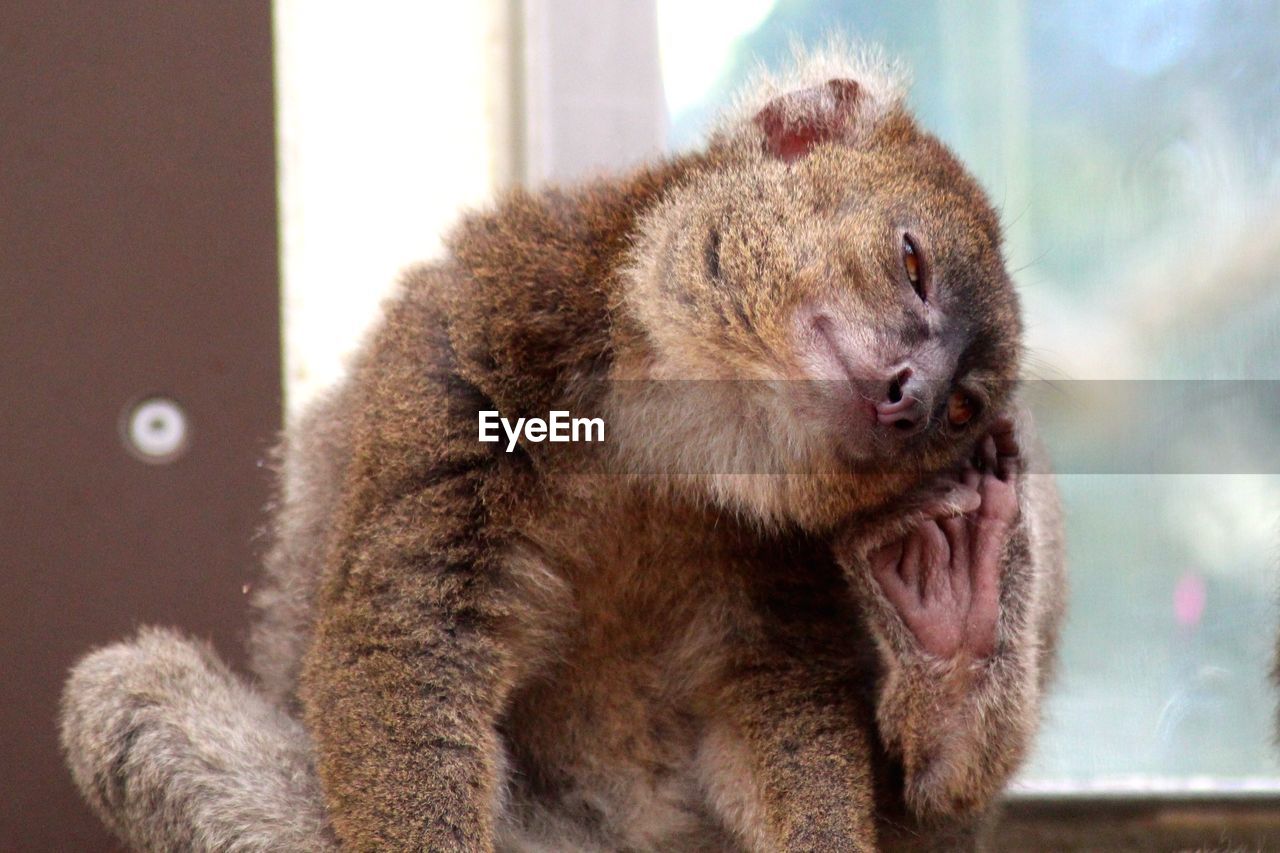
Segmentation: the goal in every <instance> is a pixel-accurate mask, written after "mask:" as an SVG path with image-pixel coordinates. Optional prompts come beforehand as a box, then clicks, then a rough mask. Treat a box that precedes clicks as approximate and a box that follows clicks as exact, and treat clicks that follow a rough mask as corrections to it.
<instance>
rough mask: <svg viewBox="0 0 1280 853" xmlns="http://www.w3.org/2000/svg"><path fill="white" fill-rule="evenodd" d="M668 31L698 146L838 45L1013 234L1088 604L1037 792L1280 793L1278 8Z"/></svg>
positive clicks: (871, 16)
mask: <svg viewBox="0 0 1280 853" xmlns="http://www.w3.org/2000/svg"><path fill="white" fill-rule="evenodd" d="M658 7H659V21H660V36H661V39H662V45H661V56H662V63H663V73H664V79H665V85H666V90H667V92H668V97H669V101H670V106H671V108H672V123H671V127H672V130H671V141H672V143H673V144H674V145H675V146H676V147H680V146H685V145H688V144H691V143H692V142H694V141H695V140H696V138H697V134H698V132H699V131H700V130H701V129H702V128H703V127H705V125H706V123H707V121H708V119H709V117H710V114H711V110H712V109H713V108H714V105H716V104H719V103H723V102H724V100H725V99H726V97H728V95H729V94H730V93H731V92H732V91H733V89H734V88H735V87H736V86H737V85H738V84H739V83H740V82H741V81H742V80H743V79H744V78H745V77H746V76H747V75H748V74H749V72H750V71H751V69H752V67H753V64H754V62H756V61H757V60H758V61H762V62H763V63H765V64H766V65H769V66H780V65H784V64H785V63H786V61H787V59H788V57H789V55H790V42H791V41H792V40H793V39H794V40H798V41H799V42H800V43H802V44H807V45H815V44H821V43H822V42H823V41H824V40H825V38H826V34H827V33H828V32H829V31H830V30H831V29H832V28H835V29H838V30H840V31H843V32H845V33H851V34H855V35H856V36H857V37H858V38H861V39H864V40H867V41H870V42H875V43H879V44H881V45H883V46H884V47H885V48H886V49H887V52H888V53H889V54H890V55H891V56H895V57H898V58H900V59H902V60H904V61H906V62H907V63H908V64H909V65H910V66H911V67H912V69H913V71H914V75H913V76H914V79H915V84H914V87H913V89H912V91H911V95H910V99H909V100H910V105H911V106H912V108H913V109H914V110H915V111H916V113H917V115H918V116H919V118H920V119H921V121H922V122H923V124H924V125H925V126H926V127H927V128H929V129H930V130H931V131H933V132H934V133H936V134H937V135H938V136H940V137H941V138H942V139H943V140H944V141H945V142H947V143H948V144H950V145H951V146H952V147H953V148H954V149H955V150H956V151H957V153H958V154H959V155H960V157H961V158H962V159H963V160H964V161H965V162H966V163H968V164H969V166H970V167H971V168H972V169H973V171H974V172H975V173H976V175H977V176H978V178H979V180H981V181H982V182H983V184H984V185H985V186H986V188H987V189H988V191H989V192H990V194H991V197H992V199H993V201H994V202H995V203H996V204H997V205H998V206H999V208H1000V209H1001V211H1002V215H1003V219H1004V222H1005V226H1006V228H1007V247H1006V254H1007V257H1008V261H1009V267H1010V269H1011V270H1013V271H1014V272H1015V278H1016V279H1017V280H1018V282H1019V285H1020V288H1021V292H1022V294H1023V298H1024V306H1025V310H1026V314H1027V319H1028V328H1029V339H1028V343H1029V358H1028V364H1027V369H1026V375H1027V377H1028V380H1029V384H1030V385H1031V386H1034V387H1031V388H1029V389H1028V391H1029V393H1030V395H1031V396H1032V398H1033V399H1034V400H1035V401H1036V405H1037V408H1038V409H1040V410H1041V411H1040V415H1041V418H1042V420H1043V421H1044V422H1045V423H1046V429H1047V432H1048V433H1049V439H1048V440H1049V443H1050V447H1051V449H1052V451H1053V454H1054V457H1055V461H1056V465H1057V468H1058V470H1059V471H1060V472H1062V475H1061V476H1060V487H1061V490H1062V493H1063V496H1064V500H1065V503H1066V509H1067V519H1068V521H1067V528H1068V538H1069V560H1070V570H1071V577H1072V587H1073V594H1072V601H1071V610H1070V617H1069V620H1068V623H1067V626H1066V629H1065V635H1064V641H1063V646H1062V650H1061V664H1062V665H1061V669H1060V672H1059V677H1058V679H1057V685H1056V688H1055V691H1054V693H1053V697H1052V699H1051V701H1050V702H1049V705H1048V708H1047V722H1046V727H1045V729H1044V731H1043V734H1042V735H1041V738H1040V741H1039V747H1038V752H1037V754H1036V755H1035V757H1034V759H1033V760H1032V761H1031V762H1030V765H1029V767H1028V768H1027V770H1026V771H1025V773H1024V774H1023V785H1024V786H1025V787H1030V788H1040V789H1047V790H1056V789H1077V790H1078V789H1081V788H1122V789H1131V788H1150V789H1170V788H1179V789H1188V788H1190V789H1196V788H1201V787H1203V788H1213V789H1219V790H1221V789H1224V788H1237V789H1239V788H1251V787H1256V788H1265V789H1274V788H1277V787H1280V767H1278V766H1277V760H1276V750H1275V749H1274V748H1273V747H1272V741H1271V728H1272V719H1273V708H1274V699H1273V691H1272V690H1271V688H1270V687H1269V686H1268V682H1267V670H1268V668H1269V665H1270V650H1271V648H1272V644H1273V637H1274V632H1275V628H1276V621H1277V619H1276V612H1275V608H1274V606H1273V605H1274V599H1275V571H1274V569H1275V567H1276V564H1277V562H1278V558H1280V476H1277V475H1278V474H1280V464H1277V459H1276V455H1275V454H1276V450H1275V448H1276V447H1280V402H1278V400H1277V397H1278V395H1277V390H1276V387H1277V383H1275V382H1274V381H1268V380H1277V379H1280V287H1277V285H1278V284H1280V275H1278V274H1277V269H1280V156H1278V155H1280V118H1278V117H1277V116H1278V115H1280V113H1278V112H1277V110H1276V104H1278V103H1280V61H1278V60H1277V45H1280V12H1278V11H1277V8H1276V6H1275V5H1274V4H1266V3H1217V2H1200V0H1171V2H1154V1H1153V0H1146V2H1138V3H1123V4H1120V3H1102V2H1077V0H999V2H992V3H981V4H979V3H968V2H960V1H959V0H919V2H911V3H883V2H861V0H859V1H857V2H855V0H837V2H827V0H824V2H816V0H781V2H777V3H769V2H763V3H761V2H757V3H741V2H723V3H699V4H689V3H677V2H674V0H660V2H659V3H658ZM694 7H696V8H694ZM1138 380H1148V381H1138ZM1171 380H1172V381H1171ZM1244 380H1255V381H1252V382H1248V381H1244Z"/></svg>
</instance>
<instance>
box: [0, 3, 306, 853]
mask: <svg viewBox="0 0 1280 853" xmlns="http://www.w3.org/2000/svg"><path fill="white" fill-rule="evenodd" d="M0 9H3V15H2V16H0V453H2V454H3V457H2V461H0V607H3V608H4V609H3V611H0V656H2V662H0V673H3V677H2V678H0V793H2V794H3V796H0V849H2V850H9V849H14V850H51V851H52V850H58V851H61V850H94V849H112V844H111V841H110V839H109V838H108V836H107V835H106V833H105V831H103V830H102V829H101V827H100V826H99V824H98V822H97V821H96V819H95V818H93V816H92V815H90V814H89V812H88V810H87V808H86V807H85V806H84V805H83V804H82V803H81V802H80V799H79V796H78V795H77V794H76V792H75V791H74V789H73V788H72V785H71V782H70V777H69V775H68V773H67V771H66V769H65V767H64V764H63V761H62V758H61V756H60V754H59V752H58V747H57V733H56V726H55V714H56V707H57V698H58V694H59V692H60V690H61V686H62V681H63V679H64V677H65V672H66V669H67V667H68V666H70V665H71V663H72V662H73V661H74V660H75V659H76V658H77V657H78V656H79V655H81V654H83V653H84V652H86V651H88V650H89V649H90V648H91V647H93V646H95V645H101V644H103V643H105V642H109V641H111V640H115V639H120V638H121V637H123V636H125V635H126V634H128V633H129V632H130V631H132V630H133V629H134V628H135V626H137V625H141V624H164V625H175V626H179V627H181V628H183V629H184V630H186V631H188V632H190V633H192V634H194V635H196V636H200V637H206V638H209V639H211V640H212V641H213V642H214V643H215V645H217V647H218V648H219V650H220V651H221V652H222V653H223V654H224V655H227V656H228V657H229V658H231V659H232V660H235V661H239V660H241V659H242V656H241V646H242V640H243V634H244V617H245V605H244V595H243V593H242V592H241V588H242V586H243V584H244V583H245V582H246V581H247V580H249V579H250V578H251V577H252V575H253V567H254V565H255V562H256V561H255V555H256V553H257V552H258V551H260V543H259V542H258V541H257V540H255V536H254V534H255V531H256V530H257V529H258V527H259V525H260V524H261V522H262V513H261V508H262V506H263V504H264V503H265V501H266V499H267V487H268V482H267V478H266V476H265V471H264V469H262V468H261V467H259V465H258V463H259V461H260V460H261V459H262V458H263V456H264V453H265V450H266V448H267V446H268V445H269V443H270V442H271V440H272V437H273V435H274V433H275V431H276V430H277V429H278V428H279V422H280V411H281V405H280V356H279V351H280V333H279V308H278V305H279V296H278V292H279V288H278V275H277V270H278V262H277V251H276V233H277V226H276V178H275V139H274V96H273V91H272V54H271V48H272V46H271V9H270V5H269V4H268V3H249V2H243V0H234V2H221V3H212V2H210V3H196V2H179V3H142V2H113V3H86V2H80V3H65V2H61V3H60V2H42V3H24V2H18V1H17V0H6V2H4V3H3V4H0ZM155 394H160V395H164V396H167V397H171V398H172V399H174V400H176V401H177V402H178V403H179V404H180V405H181V407H182V409H183V410H185V413H186V417H187V422H188V424H189V430H188V433H189V441H188V444H187V448H186V451H185V452H184V453H183V454H182V455H181V456H179V457H178V458H177V459H176V460H174V461H172V462H170V463H168V464H148V463H146V462H143V461H140V459H139V458H137V457H136V456H134V455H132V454H131V453H130V452H129V451H128V450H126V446H125V442H124V441H123V440H122V432H121V418H122V416H123V413H124V412H125V411H126V410H127V409H128V407H129V406H130V404H131V403H132V402H135V401H137V400H139V399H142V398H145V397H148V396H151V395H155Z"/></svg>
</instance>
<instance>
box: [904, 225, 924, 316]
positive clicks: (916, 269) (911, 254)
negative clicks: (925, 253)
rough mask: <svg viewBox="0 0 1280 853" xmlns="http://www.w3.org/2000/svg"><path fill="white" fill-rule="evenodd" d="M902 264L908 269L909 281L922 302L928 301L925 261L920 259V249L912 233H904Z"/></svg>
mask: <svg viewBox="0 0 1280 853" xmlns="http://www.w3.org/2000/svg"><path fill="white" fill-rule="evenodd" d="M902 266H903V267H904V268H905V269H906V271H907V281H909V282H911V288H912V289H913V290H915V292H916V296H919V297H920V301H921V302H928V301H929V300H928V298H927V296H926V294H925V286H924V262H923V261H921V259H920V250H919V249H917V248H916V241H915V239H914V238H912V236H911V235H910V234H903V235H902Z"/></svg>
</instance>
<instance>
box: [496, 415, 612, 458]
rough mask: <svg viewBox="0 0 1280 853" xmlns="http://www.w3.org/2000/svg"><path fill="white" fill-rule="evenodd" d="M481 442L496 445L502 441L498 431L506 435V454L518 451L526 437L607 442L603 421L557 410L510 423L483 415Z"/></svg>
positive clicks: (539, 440)
mask: <svg viewBox="0 0 1280 853" xmlns="http://www.w3.org/2000/svg"><path fill="white" fill-rule="evenodd" d="M479 421H480V440H481V441H484V442H490V443H492V442H497V441H501V440H502V436H501V435H500V434H499V431H498V430H499V428H501V430H502V432H503V433H505V434H506V436H507V452H508V453H510V452H512V451H513V450H515V449H516V445H517V444H518V443H519V442H520V437H521V436H522V435H523V436H524V439H525V440H526V441H532V442H535V443H537V442H542V441H552V442H570V441H604V418H575V417H572V416H571V415H570V414H569V413H568V412H567V411H563V410H557V411H551V412H548V413H547V417H546V420H543V419H542V418H516V422H515V423H514V424H513V423H511V421H509V420H507V419H506V418H504V417H502V416H501V415H499V414H498V413H497V412H494V411H482V412H480V417H479Z"/></svg>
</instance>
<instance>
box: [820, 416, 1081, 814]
mask: <svg viewBox="0 0 1280 853" xmlns="http://www.w3.org/2000/svg"><path fill="white" fill-rule="evenodd" d="M1020 420H1021V422H1022V425H1021V427H1020V428H1019V430H1018V432H1019V433H1020V435H1019V439H1021V441H1022V442H1023V443H1026V442H1027V440H1028V439H1029V438H1030V435H1029V433H1030V426H1029V421H1028V419H1027V418H1025V416H1024V417H1023V418H1021V419H1020ZM1010 437H1011V438H1012V434H1011V436H1010ZM1010 446H1011V447H1013V448H1014V449H1013V451H1012V452H1013V453H1014V454H1015V455H1019V454H1018V450H1017V441H1013V442H1012V443H1011V445H1010ZM1046 470H1047V469H1046ZM969 476H970V477H971V478H972V479H971V481H970V482H971V485H977V478H976V477H975V476H974V474H973V472H972V471H970V472H969ZM983 476H984V477H986V478H987V479H989V478H990V475H983ZM996 485H997V486H1000V484H998V483H997V484H996ZM1006 485H1007V486H1008V487H1010V489H1011V495H1015V496H1016V501H1017V507H1016V515H1013V516H1012V517H1011V518H1010V520H1009V523H1008V525H1007V528H1006V529H1005V530H1004V532H1003V533H1002V534H1001V535H1000V538H999V544H997V545H996V546H995V547H996V548H997V549H998V551H997V553H996V554H995V555H994V556H993V557H992V564H993V566H996V567H998V568H997V570H996V571H995V572H993V573H992V575H991V580H990V581H989V585H990V587H991V589H990V591H989V593H988V595H989V601H990V608H989V614H988V616H987V617H986V618H989V619H990V620H991V621H992V622H993V623H994V624H993V626H992V627H993V629H994V630H993V632H992V637H993V642H992V644H991V645H990V646H986V647H981V648H979V649H978V650H977V652H976V653H974V651H973V649H972V648H966V647H965V644H964V642H963V641H962V642H960V644H959V645H960V651H959V653H957V654H955V655H953V656H940V655H938V654H936V653H933V652H931V651H929V650H927V649H926V648H925V647H924V645H925V644H924V643H923V642H922V641H921V640H922V633H923V637H924V638H926V639H933V638H932V637H931V635H930V634H929V633H928V632H927V631H924V632H921V630H920V629H919V628H912V627H908V625H907V624H905V622H906V621H908V620H904V618H903V615H902V608H901V606H900V605H895V603H891V601H890V600H889V599H890V597H891V596H889V595H886V589H887V587H886V586H885V584H884V583H883V582H881V583H877V580H876V579H875V576H876V574H877V569H876V568H875V567H874V566H873V565H872V563H873V562H874V559H875V557H874V554H873V553H869V551H870V550H871V549H870V548H868V547H866V546H868V545H870V544H872V542H874V541H875V540H874V539H871V540H866V542H865V544H864V546H863V547H860V548H856V549H853V552H852V553H846V554H844V555H843V557H842V560H841V561H842V564H843V565H844V568H845V570H846V573H847V574H848V576H849V578H850V580H851V582H852V583H853V585H854V588H855V591H856V593H857V595H858V597H859V600H860V601H861V602H862V604H863V610H864V612H865V614H866V616H867V622H868V624H869V625H870V627H871V630H872V634H873V636H874V637H875V639H876V645H877V647H878V648H879V650H880V655H881V659H882V661H883V666H884V674H883V676H882V678H881V683H880V686H879V694H878V699H877V703H876V722H877V725H878V729H879V733H880V737H881V740H882V742H883V744H884V746H885V748H886V749H887V750H888V751H889V752H890V753H891V754H892V755H895V756H897V757H898V758H899V759H900V761H901V762H902V765H903V770H904V773H905V790H904V794H905V801H906V805H907V807H908V808H909V809H910V810H911V811H912V812H914V813H915V815H916V816H917V817H918V818H921V819H924V820H934V819H947V818H956V817H965V816H968V815H973V814H977V813H979V812H981V811H982V810H984V809H985V808H986V807H987V806H988V805H989V804H990V803H991V802H992V801H993V800H994V798H995V797H996V796H997V795H998V794H999V792H1000V790H1001V788H1003V786H1004V785H1005V784H1006V782H1007V781H1008V779H1009V777H1010V776H1011V775H1012V774H1013V772H1014V771H1015V770H1016V769H1017V767H1018V765H1019V764H1020V763H1021V761H1022V760H1023V759H1024V758H1025V756H1026V754H1027V752H1028V749H1029V747H1030V744H1031V740H1032V737H1033V735H1034V733H1035V730H1036V727H1037V724H1038V720H1039V714H1040V703H1041V698H1042V693H1043V688H1044V684H1045V681H1046V680H1047V677H1048V672H1047V671H1046V669H1047V666H1048V663H1047V661H1048V659H1049V650H1050V649H1051V648H1052V646H1053V643H1054V641H1055V638H1056V632H1057V628H1058V624H1057V622H1058V617H1057V616H1056V613H1057V610H1056V608H1053V607H1050V606H1049V604H1048V603H1050V602H1053V601H1058V600H1060V599H1061V597H1062V595H1063V590H1062V585H1063V580H1062V564H1061V562H1062V561H1061V553H1062V546H1061V542H1060V541H1059V539H1058V537H1059V533H1058V531H1059V530H1060V525H1059V524H1058V522H1057V516H1058V512H1059V510H1058V504H1057V494H1056V491H1055V488H1054V485H1053V482H1052V478H1051V477H1049V476H1048V475H1047V474H1045V473H1044V471H1043V470H1041V468H1040V466H1038V465H1034V464H1033V465H1029V464H1028V463H1027V461H1026V460H1025V459H1024V458H1019V460H1018V462H1017V466H1016V474H1014V475H1012V476H1011V477H1010V478H1009V481H1008V483H1007V484H1006ZM982 494H983V500H984V504H983V506H982V508H981V509H978V510H975V511H973V512H972V513H971V514H970V515H971V516H976V517H978V518H979V519H980V518H981V517H982V516H983V515H984V514H986V512H987V505H986V501H987V500H988V499H989V495H988V493H987V491H986V490H985V486H984V487H983V491H982ZM963 522H964V519H950V520H948V521H947V522H944V524H943V526H944V527H946V526H947V525H949V524H959V523H963ZM912 523H914V522H913V521H911V520H910V519H908V520H906V521H905V524H907V525H910V524H912ZM970 523H971V524H972V523H974V522H970ZM978 523H981V522H980V521H979V522H978ZM899 529H902V528H901V527H900V528H899ZM972 547H973V549H974V550H975V551H977V550H979V549H980V548H981V547H982V545H981V544H980V543H979V542H978V541H977V540H976V539H975V540H974V544H973V546H972ZM977 559H979V558H978V557H974V560H975V561H976V560H977ZM922 571H923V570H922ZM980 583H981V582H979V584H980ZM982 596H983V593H982V591H981V590H980V589H979V588H978V587H977V586H975V588H974V590H973V593H972V598H973V600H974V601H975V602H979V601H980V600H981V599H982ZM980 610H981V608H980V607H979V606H978V605H977V604H975V605H974V606H973V610H971V611H970V613H971V614H973V613H978V616H977V618H979V619H981V618H983V616H982V614H981V613H979V611H980ZM969 618H970V619H973V618H975V617H973V616H972V615H971V616H970V617H969Z"/></svg>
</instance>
